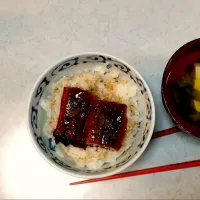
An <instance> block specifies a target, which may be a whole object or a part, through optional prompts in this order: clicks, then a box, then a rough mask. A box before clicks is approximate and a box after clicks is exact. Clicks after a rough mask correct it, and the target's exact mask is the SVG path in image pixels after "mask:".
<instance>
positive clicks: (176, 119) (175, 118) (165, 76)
mask: <svg viewBox="0 0 200 200" xmlns="http://www.w3.org/2000/svg"><path fill="white" fill-rule="evenodd" d="M196 42H199V43H200V38H196V39H194V40H191V41H189V42H187V43H185V44H184V45H182V46H181V47H179V48H178V49H177V50H176V51H175V52H174V53H173V54H172V56H171V57H170V59H169V60H168V62H167V64H166V67H165V70H164V72H163V76H162V86H161V93H162V101H163V104H164V107H165V109H166V111H167V112H168V114H169V116H170V117H171V119H172V120H173V122H174V123H175V125H176V126H177V127H178V128H179V129H180V130H181V131H183V132H185V133H187V134H189V135H192V136H194V137H197V136H196V133H192V131H191V130H188V129H187V128H186V127H185V125H184V124H182V123H181V122H180V120H182V119H183V118H182V116H179V115H178V114H176V113H177V112H176V111H174V110H173V108H172V107H171V106H170V104H169V102H168V100H167V99H166V90H165V88H166V83H165V82H166V80H167V79H168V77H169V74H170V73H171V72H167V70H169V69H171V68H172V67H171V66H170V64H171V62H172V61H173V60H174V59H176V56H178V54H179V53H180V52H181V51H182V50H183V49H186V48H187V47H188V46H190V45H192V44H194V43H196Z"/></svg>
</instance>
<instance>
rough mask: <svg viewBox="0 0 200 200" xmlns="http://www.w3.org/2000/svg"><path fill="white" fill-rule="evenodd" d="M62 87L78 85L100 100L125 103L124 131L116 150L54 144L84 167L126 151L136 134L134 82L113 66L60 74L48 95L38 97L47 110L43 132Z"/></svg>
mask: <svg viewBox="0 0 200 200" xmlns="http://www.w3.org/2000/svg"><path fill="white" fill-rule="evenodd" d="M64 87H78V88H81V89H83V90H87V91H90V92H92V93H93V94H95V95H96V96H98V97H99V99H102V100H108V101H114V102H118V103H123V104H126V105H127V119H128V123H127V132H126V136H125V138H124V140H123V143H122V147H121V148H120V150H119V151H114V150H109V149H105V148H101V147H92V146H88V147H87V148H86V149H85V150H84V149H81V148H78V147H74V146H72V145H68V146H67V147H65V146H64V145H63V144H60V143H59V144H58V146H59V148H61V149H62V151H63V153H64V155H65V156H67V157H70V158H71V159H72V160H73V161H74V162H75V163H76V165H77V166H79V167H87V168H88V169H99V168H101V166H102V165H103V164H104V163H113V162H115V161H116V159H117V158H118V157H119V156H120V155H121V154H122V153H123V152H124V151H126V150H127V149H128V148H129V147H130V146H131V144H132V143H133V140H134V137H133V136H134V134H136V130H137V126H138V122H139V111H138V109H137V108H138V91H137V86H136V85H134V84H133V82H130V80H129V79H127V77H126V76H123V75H122V74H121V73H120V71H119V70H118V69H117V68H116V69H112V68H111V69H106V68H104V67H96V68H94V69H93V70H90V71H89V70H88V71H82V72H77V73H75V74H74V75H73V76H68V77H66V76H64V77H62V78H60V79H59V80H58V81H56V82H54V83H53V84H52V85H51V86H50V91H49V95H48V97H47V98H45V99H44V98H43V99H42V101H41V106H42V108H43V109H44V110H45V111H46V113H47V124H46V125H45V126H44V129H45V130H44V132H45V133H48V134H50V135H51V136H52V135H53V131H54V129H55V128H56V125H57V119H58V116H59V112H60V102H61V97H62V93H63V88H64Z"/></svg>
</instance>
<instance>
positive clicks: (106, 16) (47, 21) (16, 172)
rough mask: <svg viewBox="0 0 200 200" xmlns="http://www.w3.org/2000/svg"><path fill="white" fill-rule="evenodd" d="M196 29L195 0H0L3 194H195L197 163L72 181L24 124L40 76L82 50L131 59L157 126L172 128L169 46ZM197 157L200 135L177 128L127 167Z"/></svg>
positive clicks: (199, 18) (199, 177)
mask: <svg viewBox="0 0 200 200" xmlns="http://www.w3.org/2000/svg"><path fill="white" fill-rule="evenodd" d="M199 34H200V1H199V0H196V1H195V0H190V1H189V0H176V1H174V0H167V1H166V0H140V1H139V0H30V1H27V0H13V1H11V0H0V198H18V199H19V198H29V199H30V198H31V199H34V198H40V199H41V198H67V199H68V198H76V199H78V198H80V199H89V198H98V199H103V198H107V199H127V198H128V199H141V198H143V199H147V198H148V199H156V198H158V199H162V198H164V199H173V198H174V199H176V198H178V199H189V198H190V199H191V198H194V199H195V198H196V199H197V198H200V190H199V186H200V168H192V169H185V170H179V171H174V172H167V173H160V174H153V175H145V176H139V177H131V178H125V179H120V180H119V179H118V180H113V181H107V182H100V183H93V184H87V185H82V186H73V187H72V186H69V183H70V182H72V181H78V180H81V179H78V178H74V177H70V176H68V175H65V174H63V173H61V172H59V171H57V170H56V169H54V168H53V167H51V166H50V165H49V164H47V163H46V161H44V160H43V159H42V158H41V157H40V155H39V154H38V153H37V151H36V150H35V148H34V146H33V145H32V143H31V141H30V138H29V135H28V133H27V128H26V112H27V98H28V96H29V93H30V90H31V88H32V86H33V84H34V82H35V81H36V79H37V78H38V76H39V75H40V74H41V73H42V72H43V71H44V70H45V69H46V68H47V67H49V66H51V65H53V64H54V63H55V62H57V60H59V59H61V58H63V57H65V56H68V55H70V54H73V53H77V52H83V51H99V52H105V53H108V54H111V55H114V56H117V57H119V58H121V59H123V60H125V61H127V62H128V63H130V64H131V65H133V66H134V67H135V68H136V69H137V70H138V71H139V72H140V73H141V74H142V75H143V76H144V78H145V79H146V81H147V82H148V84H149V86H150V89H151V90H152V93H153V96H154V99H155V104H156V126H155V130H156V131H157V130H163V129H165V128H169V127H172V126H173V123H172V122H171V120H170V119H169V116H168V115H167V113H166V112H165V110H164V108H163V105H162V100H161V95H160V87H161V79H162V73H163V70H164V68H165V65H166V63H167V61H168V59H169V58H170V56H171V55H172V54H173V53H174V51H175V50H176V49H177V48H179V47H180V46H181V45H183V44H184V43H186V42H188V41H190V40H192V39H195V38H197V37H199V36H200V35H199ZM198 158H200V140H198V139H196V138H193V137H191V136H189V135H186V134H184V133H177V134H174V135H171V136H167V137H163V138H160V139H156V140H154V141H152V142H151V143H150V145H149V146H148V148H147V150H146V151H145V153H144V154H143V155H142V156H141V158H140V159H139V160H138V161H137V162H136V163H135V164H133V165H132V167H130V168H129V169H128V170H134V169H141V168H147V167H153V166H157V165H164V164H169V163H175V162H182V161H187V160H192V159H198Z"/></svg>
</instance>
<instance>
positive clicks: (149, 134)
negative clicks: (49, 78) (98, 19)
mask: <svg viewBox="0 0 200 200" xmlns="http://www.w3.org/2000/svg"><path fill="white" fill-rule="evenodd" d="M87 55H102V56H105V57H110V58H112V59H114V60H117V61H119V62H121V63H123V64H125V65H127V66H128V67H129V68H130V69H131V70H132V71H134V73H135V74H136V75H137V76H138V77H139V78H140V79H141V80H142V82H143V84H144V86H145V88H146V90H147V93H148V96H149V99H150V104H151V107H152V118H151V124H150V128H149V131H148V135H147V138H146V141H145V143H144V144H143V146H142V148H141V149H140V151H139V152H138V153H137V154H136V155H135V156H133V158H131V159H130V160H129V161H128V162H127V163H125V164H123V165H122V166H120V167H118V168H116V169H114V170H113V171H110V172H102V173H99V174H88V175H86V174H78V173H76V172H71V171H69V170H67V169H65V168H63V167H61V166H59V165H57V164H56V163H54V162H53V161H52V160H51V159H50V158H48V156H46V154H45V153H44V152H43V151H42V150H41V148H40V147H39V146H38V144H37V143H36V142H35V136H34V133H33V132H32V129H31V123H30V108H31V102H32V101H31V100H32V98H33V95H34V94H35V90H36V88H37V86H38V85H39V83H40V82H41V81H42V79H43V77H44V76H45V75H46V74H47V73H48V72H49V71H50V70H52V68H54V67H56V66H57V65H60V64H62V63H63V62H65V61H66V60H68V59H72V58H74V57H77V56H87ZM26 119H27V122H26V124H27V129H28V132H29V135H30V139H31V141H32V143H33V146H35V148H36V150H37V151H38V153H39V154H40V156H41V157H42V158H43V159H44V160H46V162H47V163H49V164H50V165H51V166H53V167H54V168H56V169H57V170H59V171H61V172H63V173H65V174H68V175H71V176H74V177H78V178H100V177H105V176H111V175H114V174H117V173H119V172H121V171H123V170H125V169H126V168H128V167H129V166H130V165H132V164H133V163H134V162H135V161H136V160H137V159H138V158H139V157H140V156H141V155H142V153H143V152H144V151H145V149H146V147H147V146H148V144H149V142H150V140H151V137H152V134H153V130H154V126H155V105H154V100H153V96H152V93H151V91H150V89H149V86H148V85H147V83H146V81H145V80H144V78H143V77H142V76H141V75H140V73H139V72H138V71H137V70H136V69H135V68H134V67H132V66H131V65H129V64H128V63H126V62H125V61H123V60H121V59H119V58H117V57H115V56H112V55H109V54H106V53H101V52H82V53H77V54H72V55H69V56H66V57H64V58H62V59H60V60H59V61H57V62H56V63H55V64H53V65H51V66H50V67H48V68H47V69H46V70H45V71H44V72H43V73H41V74H40V76H39V77H38V78H37V80H36V81H35V83H34V85H33V87H32V89H31V92H30V94H29V99H28V105H27V117H26Z"/></svg>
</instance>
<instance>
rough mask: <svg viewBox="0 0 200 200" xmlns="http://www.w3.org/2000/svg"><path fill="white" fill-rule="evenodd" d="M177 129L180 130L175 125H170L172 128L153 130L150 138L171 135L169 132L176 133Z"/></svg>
mask: <svg viewBox="0 0 200 200" xmlns="http://www.w3.org/2000/svg"><path fill="white" fill-rule="evenodd" d="M179 131H180V129H178V128H177V127H176V126H175V127H172V128H168V129H166V130H163V131H158V132H155V133H154V134H153V136H152V139H155V138H159V137H162V136H167V135H171V134H174V133H177V132H179Z"/></svg>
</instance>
